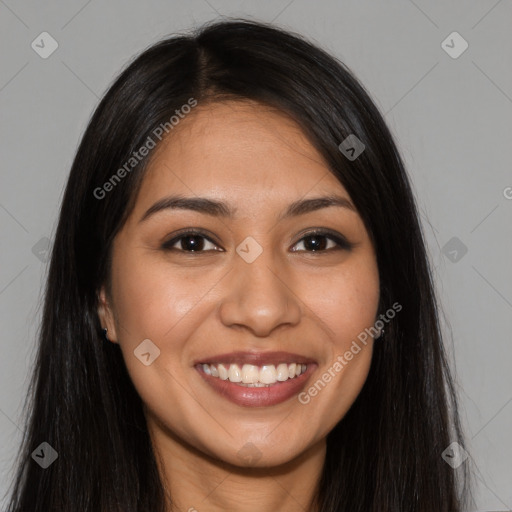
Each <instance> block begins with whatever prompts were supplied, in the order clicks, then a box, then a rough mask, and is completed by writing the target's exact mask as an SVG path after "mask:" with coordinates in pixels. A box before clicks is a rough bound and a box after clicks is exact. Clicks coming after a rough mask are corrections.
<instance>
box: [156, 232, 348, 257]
mask: <svg viewBox="0 0 512 512" xmlns="http://www.w3.org/2000/svg"><path fill="white" fill-rule="evenodd" d="M189 236H199V237H203V238H205V239H206V240H208V241H209V242H210V243H212V244H214V245H215V246H217V244H216V243H215V242H214V241H213V240H212V239H211V238H210V237H209V236H208V235H206V234H205V233H204V232H203V231H201V230H196V229H189V230H187V231H186V232H183V233H180V234H179V235H178V236H175V237H174V238H173V239H172V240H169V241H167V242H165V243H164V244H162V249H164V250H166V251H178V252H183V253H188V254H196V253H197V254H200V253H206V252H209V251H211V250H214V249H208V250H206V251H205V250H201V251H186V250H184V249H176V248H174V247H172V246H173V245H175V244H176V243H177V242H179V241H180V240H181V239H183V238H187V237H189ZM313 236H314V237H326V238H328V239H330V240H332V241H334V242H335V243H336V244H337V247H331V248H330V249H322V250H316V251H308V250H300V251H297V250H294V251H293V252H308V253H311V254H322V253H327V252H331V251H339V250H347V251H350V250H351V249H353V247H354V246H355V244H353V243H350V242H349V241H348V240H346V239H345V238H344V237H343V236H340V235H337V234H335V233H333V232H332V231H329V230H325V229H315V230H312V231H309V232H308V233H306V234H304V235H303V236H302V238H301V239H300V240H298V241H297V242H296V243H295V244H294V246H295V245H297V244H298V243H300V242H302V241H303V240H304V239H305V238H309V237H313Z"/></svg>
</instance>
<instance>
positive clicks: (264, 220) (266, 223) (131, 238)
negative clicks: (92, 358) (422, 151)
mask: <svg viewBox="0 0 512 512" xmlns="http://www.w3.org/2000/svg"><path fill="white" fill-rule="evenodd" d="M176 193H180V194H183V195H186V196H191V197H195V196H201V197H208V198H212V199H216V200H222V201H225V202H228V203H229V204H230V205H232V206H233V207H236V208H237V215H236V216H235V217H234V218H232V219H230V218H222V217H214V216H211V215H206V214H203V213H199V212H195V211H190V210H170V209H167V210H163V211H160V212H158V213H155V214H154V215H152V216H150V217H149V218H147V219H146V220H144V221H142V222H141V221H140V219H141V218H142V217H143V215H144V213H145V212H146V211H147V210H148V209H149V208H150V207H151V206H152V205H153V204H154V203H155V202H156V201H158V200H159V199H162V198H164V197H166V196H168V195H170V194H176ZM333 193H335V194H336V195H339V196H342V197H344V198H346V199H348V200H350V196H349V195H348V193H347V191H346V190H345V189H344V187H343V186H342V185H341V184H340V183H339V181H338V180H337V179H336V178H335V177H334V176H333V175H332V174H331V173H330V171H329V169H328V166H327V164H326V162H325V161H324V160H323V158H322V157H321V155H320V154H319V153H318V151H317V150H316V149H315V148H314V147H313V146H312V145H311V143H310V142H309V141H308V139H307V138H306V136H305V135H304V133H303V132H302V131H301V129H300V128H299V126H298V125H297V124H296V123H294V122H293V121H292V120H291V119H289V118H288V117H287V116H285V115H284V114H282V113H279V112H277V111H275V110H270V109H269V108H266V107H263V106H262V105H257V104H254V103H251V102H248V101H247V102H245V101H239V102H238V101H237V102H235V101H230V102H225V103H213V104H208V105H198V106H197V107H196V109H194V111H193V113H191V114H189V115H188V116H187V117H186V118H185V119H183V120H182V121H180V124H179V125H178V126H177V127H176V128H175V129H174V131H173V132H171V134H170V136H169V138H168V139H167V141H166V144H165V145H161V146H160V147H159V148H158V149H157V150H155V155H153V159H152V161H151V162H150V165H149V168H148V171H147V173H146V175H145V177H144V179H143V182H142V185H141V188H140V191H139V193H138V196H137V198H136V204H135V207H134V209H133V211H132V213H131V215H130V216H129V218H128V220H127V222H126V224H125V225H124V227H123V228H122V230H121V231H120V232H119V233H118V235H117V236H116V238H115V240H114V243H113V265H112V276H111V293H107V292H106V287H105V286H104V287H103V288H102V289H101V293H100V296H99V299H100V306H99V309H98V314H99V316H100V320H101V322H102V325H103V326H105V327H107V329H108V338H109V339H110V340H111V341H112V342H113V343H119V345H120V348H121V351H122V353H123V357H124V360H125V363H126V366H127V369H128V372H129V374H130V377H131V379H132V380H133V383H134V386H135V388H136V389H137V391H138V393H139V395H140V396H141V399H142V401H143V403H144V408H145V413H146V418H147V423H148V428H149V431H150V435H151V439H152V442H153V446H154V449H155V453H156V454H157V459H158V464H159V469H160V472H161V475H162V479H163V482H164V485H165V487H166V489H167V491H168V492H169V493H170V495H171V496H172V497H173V501H174V503H175V505H176V507H175V508H172V507H171V506H169V510H181V511H187V510H189V511H190V512H192V511H193V510H197V511H198V512H201V511H209V512H216V511H223V512H225V511H237V512H253V511H254V512H255V511H258V512H260V511H261V510H276V511H291V510H294V511H296V510H297V509H298V510H308V511H309V510H315V507H316V506H315V503H314V501H313V495H314V492H315V490H316V488H317V484H318V480H319V477H320V473H321V470H322V465H323V462H324V458H325V449H326V442H325V439H326V436H327V434H328V433H329V432H330V431H331V430H332V429H333V428H334V426H335V425H336V424H337V423H338V422H339V421H340V419H341V418H343V416H344V415H345V413H346V412H347V410H348V409H349V407H350V406H351V405H352V403H353V402H354V400H355V399H356V397H357V395H358V394H359V392H360V390H361V388H362V386H363V384H364V382H365V380H366V378H367V375H368V370H369V365H370V362H371V356H372V349H373V340H372V339H371V338H369V339H368V344H367V345H366V346H362V350H361V351H360V352H359V353H358V354H357V355H355V356H354V357H353V359H352V360H351V361H350V362H348V363H347V364H346V366H344V367H343V370H342V371H340V372H338V373H336V376H335V377H334V378H332V380H331V382H329V383H328V384H327V385H326V386H325V387H324V388H323V389H322V390H321V391H320V392H319V393H318V395H317V396H315V397H314V398H311V400H310V402H309V403H307V404H302V403H300V401H299V400H298V399H297V396H294V397H292V398H291V399H289V400H287V401H286V402H283V403H281V404H278V405H274V406H268V407H243V406H239V405H236V404H234V403H232V402H230V401H228V400H227V399H225V398H224V397H221V396H220V395H219V394H217V393H216V392H215V391H214V390H212V389H211V388H210V386H208V385H207V384H206V383H205V382H204V381H203V379H202V378H201V376H200V375H199V373H198V372H197V370H196V369H195V368H194V366H193V362H194V361H196V360H197V359H200V358H203V359H207V358H208V356H213V355H217V354H222V353H228V352H232V351H238V350H245V351H274V350H284V351H288V352H293V353H298V354H301V355H304V356H307V357H311V358H313V359H314V360H316V361H317V364H318V366H317V367H316V369H315V372H314V373H313V374H312V375H311V378H310V380H309V381H308V384H307V385H306V388H305V389H306V390H307V388H308V387H309V386H311V385H312V384H313V383H314V382H316V381H317V380H318V379H319V378H321V376H322V374H324V373H325V372H327V370H328V368H330V367H332V365H333V363H334V362H335V361H336V358H337V356H339V355H342V354H344V353H345V352H346V351H347V350H348V349H349V347H350V345H351V343H352V342H353V340H355V339H356V337H357V335H358V334H359V333H361V332H362V331H363V330H364V329H365V328H368V327H370V326H373V325H374V323H375V320H376V319H377V307H378V300H379V274H378V268H377V262H376V255H375V251H374V247H373V246H372V243H371V241H370V238H369V236H368V233H367V231H366V229H365V226H364V224H363V222H362V220H361V218H360V216H359V214H358V213H357V211H356V210H355V208H354V210H351V209H348V208H342V207H338V206H331V207H327V208H322V209H320V210H317V211H314V212H310V213H307V214H303V215H299V216H296V217H292V218H289V219H286V220H282V221H279V222H278V221H277V218H278V215H279V214H280V213H281V212H282V211H284V209H285V208H286V207H287V206H288V205H289V204H290V203H292V202H294V201H296V200H300V199H304V198H312V197H318V196H322V195H327V194H333ZM183 228H198V229H203V230H208V233H207V236H210V238H211V239H212V241H211V242H210V241H209V240H207V239H199V240H198V243H199V244H201V242H202V243H203V245H202V246H201V248H200V249H199V250H198V251H196V252H193V251H192V250H191V249H190V243H189V242H187V239H182V240H181V241H180V240H178V241H176V242H175V243H174V246H173V247H174V251H172V250H169V249H167V250H165V249H163V248H162V244H163V243H164V242H166V241H170V240H172V239H173V238H174V236H175V235H174V236H173V234H174V233H176V232H177V231H178V230H181V229H183ZM312 228H328V229H331V230H334V231H335V232H336V233H339V234H340V235H343V236H345V238H346V239H347V240H348V241H349V242H351V243H353V244H354V247H353V248H352V249H350V250H348V249H343V248H341V249H339V250H333V249H331V247H336V244H335V242H334V241H332V239H331V238H329V236H327V237H320V238H319V239H317V240H318V241H319V242H320V244H324V245H322V248H323V249H324V250H317V251H313V250H312V249H311V248H308V246H306V245H305V244H306V243H308V240H310V239H304V236H305V235H306V234H307V233H303V232H304V230H308V231H310V230H311V229H312ZM248 236H251V237H253V238H254V239H255V240H256V241H257V242H258V244H259V245H260V246H261V248H262V249H263V252H262V253H261V254H260V256H258V257H257V258H256V260H255V261H253V262H252V263H250V264H249V263H247V262H246V261H245V260H244V259H242V258H241V257H240V256H239V255H238V253H237V252H236V251H235V249H236V247H237V246H238V245H239V244H240V243H241V242H242V241H243V240H244V239H245V238H246V237H248ZM196 247H197V245H196ZM180 249H181V251H182V252H179V251H180ZM215 249H217V250H215ZM292 249H296V252H294V251H293V250H292ZM201 250H202V251H203V252H199V251H201ZM186 251H188V252H186ZM145 339H150V340H151V341H152V342H153V343H154V344H155V345H156V346H158V348H159V349H160V355H159V357H158V358H156V359H155V360H154V362H153V363H152V364H150V365H149V366H145V365H144V364H142V363H141V361H140V360H139V359H138V358H137V357H135V356H134V350H135V349H136V348H137V346H138V345H139V344H140V343H141V341H142V340H145ZM249 442H250V443H252V444H253V445H254V447H255V448H252V450H253V451H254V453H255V454H256V455H255V457H254V459H256V460H254V461H252V462H246V461H244V459H242V458H241V457H240V455H239V454H238V452H239V450H240V449H242V448H243V447H244V446H245V445H246V444H247V443H249ZM246 449H247V448H246Z"/></svg>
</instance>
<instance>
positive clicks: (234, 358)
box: [194, 352, 316, 366]
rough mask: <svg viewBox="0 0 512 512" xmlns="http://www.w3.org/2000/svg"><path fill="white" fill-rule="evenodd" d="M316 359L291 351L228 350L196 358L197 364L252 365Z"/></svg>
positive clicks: (310, 361)
mask: <svg viewBox="0 0 512 512" xmlns="http://www.w3.org/2000/svg"><path fill="white" fill-rule="evenodd" d="M315 362H316V361H315V360H313V359H311V358H310V357H305V356H301V355H299V354H293V353H291V352H230V353H229V354H219V355H216V356H210V357H204V358H201V359H200V360H199V359H198V360H197V361H196V362H195V363H194V366H195V365H197V364H220V363H226V364H234V363H241V364H252V365H254V366H262V365H263V364H274V365H275V364H279V363H286V364H292V363H301V364H312V363H315Z"/></svg>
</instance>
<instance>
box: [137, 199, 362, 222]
mask: <svg viewBox="0 0 512 512" xmlns="http://www.w3.org/2000/svg"><path fill="white" fill-rule="evenodd" d="M332 206H337V207H341V208H346V209H348V210H351V211H353V212H356V209H355V207H354V205H353V204H352V203H351V202H350V201H349V200H348V199H347V198H345V197H341V196H336V195H328V196H322V197H313V198H309V199H300V200H298V201H295V202H293V203H291V204H290V205H289V206H288V208H287V209H286V210H285V211H284V212H282V213H281V214H280V215H279V217H278V221H282V220H284V219H288V218H290V217H295V216H298V215H304V214H306V213H310V212H314V211H316V210H320V209H323V208H328V207H332ZM164 210H192V211H195V212H199V213H202V214H204V215H211V216H213V217H223V218H234V217H235V216H236V213H237V211H238V210H237V208H234V207H232V206H230V205H229V204H227V203H224V202H222V201H217V200H215V199H209V198H207V197H185V196H168V197H164V198H162V199H160V200H158V201H157V202H156V203H155V204H153V205H152V206H151V207H150V208H149V209H148V210H147V211H146V213H144V215H143V216H142V217H141V219H140V220H139V223H140V222H143V221H145V220H147V219H148V218H149V217H151V216H153V215H155V214H156V213H158V212H161V211H164Z"/></svg>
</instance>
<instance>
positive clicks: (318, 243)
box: [292, 229, 353, 252]
mask: <svg viewBox="0 0 512 512" xmlns="http://www.w3.org/2000/svg"><path fill="white" fill-rule="evenodd" d="M324 240H330V241H331V243H332V242H333V243H332V244H331V247H327V246H328V245H329V243H328V242H327V243H326V242H325V241H324ZM299 244H303V246H304V247H305V250H306V251H307V252H326V251H332V250H334V251H338V250H341V249H345V250H350V249H352V248H353V244H351V243H350V242H349V241H348V240H346V239H345V238H344V237H343V236H341V235H337V234H335V233H333V232H331V231H326V230H322V229H318V230H314V231H310V232H309V233H307V234H306V236H303V237H302V238H301V239H300V240H299V242H298V243H297V244H296V245H299ZM292 251H293V252H302V251H300V250H297V249H292Z"/></svg>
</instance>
